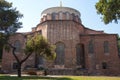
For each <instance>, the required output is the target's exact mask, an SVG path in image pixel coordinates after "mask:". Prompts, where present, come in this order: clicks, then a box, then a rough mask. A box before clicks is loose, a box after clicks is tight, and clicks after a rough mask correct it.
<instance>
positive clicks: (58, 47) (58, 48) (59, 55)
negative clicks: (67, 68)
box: [55, 42, 65, 65]
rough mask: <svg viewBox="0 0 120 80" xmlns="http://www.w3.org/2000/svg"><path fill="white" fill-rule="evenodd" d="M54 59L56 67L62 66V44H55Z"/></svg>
mask: <svg viewBox="0 0 120 80" xmlns="http://www.w3.org/2000/svg"><path fill="white" fill-rule="evenodd" d="M55 52H56V59H55V64H56V65H64V57H65V45H64V43H61V42H59V43H57V44H56V50H55Z"/></svg>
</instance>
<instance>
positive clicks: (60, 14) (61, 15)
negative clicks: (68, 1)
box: [59, 12, 63, 20]
mask: <svg viewBox="0 0 120 80" xmlns="http://www.w3.org/2000/svg"><path fill="white" fill-rule="evenodd" d="M62 17H63V13H62V12H59V19H60V20H62Z"/></svg>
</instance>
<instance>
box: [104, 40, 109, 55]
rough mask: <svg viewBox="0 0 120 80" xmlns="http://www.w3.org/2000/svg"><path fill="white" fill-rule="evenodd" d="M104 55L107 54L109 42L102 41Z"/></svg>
mask: <svg viewBox="0 0 120 80" xmlns="http://www.w3.org/2000/svg"><path fill="white" fill-rule="evenodd" d="M104 53H109V42H108V41H104Z"/></svg>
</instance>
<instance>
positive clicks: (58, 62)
mask: <svg viewBox="0 0 120 80" xmlns="http://www.w3.org/2000/svg"><path fill="white" fill-rule="evenodd" d="M80 17H81V14H80V12H79V11H78V10H76V9H73V8H70V7H62V6H60V7H51V8H48V9H45V10H44V11H43V12H42V13H41V19H40V23H38V25H37V26H36V27H34V28H32V31H31V32H26V33H16V34H15V35H13V36H11V38H10V42H11V44H13V45H15V46H16V48H17V51H16V54H17V56H19V59H22V58H23V57H24V56H25V55H24V53H22V52H21V51H20V48H24V47H25V41H26V37H25V36H28V35H34V33H39V34H41V35H43V36H44V37H45V38H46V39H47V40H48V41H49V42H50V43H51V44H53V45H55V46H56V49H55V52H56V59H55V60H54V61H48V60H45V59H44V58H43V57H42V56H37V57H36V56H35V55H34V54H32V55H31V56H30V57H29V58H28V60H27V61H26V62H25V63H24V64H23V65H22V71H24V70H25V69H26V68H30V67H31V68H36V69H38V68H40V67H44V68H46V70H47V74H49V75H55V74H56V75H120V56H119V53H118V46H117V45H118V42H117V39H118V37H117V34H108V33H104V31H96V30H92V29H89V28H87V27H85V26H84V24H82V20H81V18H80ZM98 25H99V24H98ZM16 65H17V63H16V60H15V58H14V56H13V54H12V50H11V51H10V52H7V51H5V50H3V56H2V70H3V71H5V72H8V73H11V72H15V71H16Z"/></svg>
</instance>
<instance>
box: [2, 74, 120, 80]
mask: <svg viewBox="0 0 120 80" xmlns="http://www.w3.org/2000/svg"><path fill="white" fill-rule="evenodd" d="M0 80H120V77H108V76H24V77H22V78H18V77H16V76H6V75H0Z"/></svg>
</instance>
